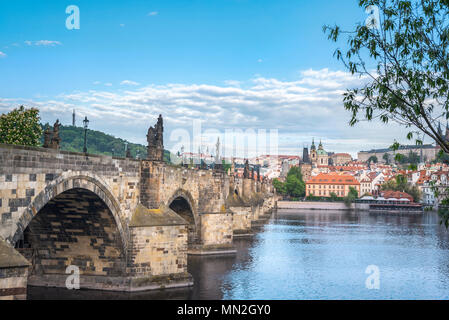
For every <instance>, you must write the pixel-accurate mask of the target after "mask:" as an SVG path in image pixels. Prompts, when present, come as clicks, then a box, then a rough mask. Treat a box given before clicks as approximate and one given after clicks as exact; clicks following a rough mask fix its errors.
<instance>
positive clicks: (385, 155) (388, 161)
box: [382, 153, 390, 164]
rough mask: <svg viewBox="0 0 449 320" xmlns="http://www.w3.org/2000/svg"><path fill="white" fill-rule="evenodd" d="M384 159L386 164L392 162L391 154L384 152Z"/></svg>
mask: <svg viewBox="0 0 449 320" xmlns="http://www.w3.org/2000/svg"><path fill="white" fill-rule="evenodd" d="M382 159H384V160H385V163H386V164H390V155H389V154H388V153H384V155H383V156H382Z"/></svg>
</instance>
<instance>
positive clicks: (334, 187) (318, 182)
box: [306, 173, 360, 197]
mask: <svg viewBox="0 0 449 320" xmlns="http://www.w3.org/2000/svg"><path fill="white" fill-rule="evenodd" d="M350 187H353V188H354V189H356V190H357V192H358V194H359V196H360V182H358V181H357V180H356V179H355V178H354V177H353V176H351V175H346V174H335V173H334V174H329V173H321V174H319V175H317V176H315V177H312V178H311V179H309V180H308V181H307V182H306V196H316V197H330V196H331V194H332V193H335V194H336V195H337V196H338V197H346V196H347V195H348V193H349V189H350Z"/></svg>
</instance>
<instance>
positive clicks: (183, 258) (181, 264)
mask: <svg viewBox="0 0 449 320" xmlns="http://www.w3.org/2000/svg"><path fill="white" fill-rule="evenodd" d="M130 234H131V237H132V239H133V240H132V244H131V246H130V248H129V271H130V272H131V274H132V275H138V276H153V277H154V276H164V275H171V274H185V273H187V226H186V225H178V226H175V225H174V226H152V227H131V228H130Z"/></svg>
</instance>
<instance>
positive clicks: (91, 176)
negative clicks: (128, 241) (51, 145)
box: [0, 144, 140, 242]
mask: <svg viewBox="0 0 449 320" xmlns="http://www.w3.org/2000/svg"><path fill="white" fill-rule="evenodd" d="M0 163H1V166H0V236H2V237H3V238H4V239H6V240H9V241H10V242H14V241H16V240H17V239H12V237H13V236H14V234H16V231H17V230H19V231H20V230H24V229H25V228H26V225H23V222H26V223H28V222H29V221H30V220H31V217H32V216H33V215H35V214H36V213H37V212H34V211H35V210H32V209H33V208H30V206H33V203H34V202H35V200H36V198H39V200H41V201H42V202H45V201H49V200H50V199H51V198H52V197H53V196H54V195H56V194H57V193H58V192H59V190H60V189H65V188H64V184H65V183H71V182H70V181H69V180H70V179H71V178H74V177H78V179H80V180H81V182H82V181H83V180H86V179H88V180H89V181H90V182H92V183H93V184H94V188H97V189H98V191H99V193H101V194H102V195H104V198H105V199H102V200H104V201H105V202H106V203H107V204H114V203H116V204H117V206H118V208H116V209H117V210H116V211H117V212H116V213H117V214H118V215H120V219H121V221H122V225H123V226H124V227H125V228H126V225H127V222H128V221H129V219H130V218H131V214H132V212H133V210H134V208H135V207H136V205H137V203H138V201H139V194H140V192H139V180H140V162H139V161H136V160H131V159H116V158H112V157H108V156H97V155H88V156H87V157H86V156H85V155H83V154H79V153H72V152H66V151H57V150H53V149H44V148H37V147H22V146H12V145H4V144H0ZM83 177H84V178H83ZM41 205H42V206H43V205H45V203H41ZM28 209H30V210H28ZM24 215H30V216H31V217H30V218H27V219H23V216H24ZM26 223H25V224H26ZM124 233H125V234H126V230H124Z"/></svg>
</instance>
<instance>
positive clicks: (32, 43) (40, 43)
mask: <svg viewBox="0 0 449 320" xmlns="http://www.w3.org/2000/svg"><path fill="white" fill-rule="evenodd" d="M24 42H25V44H26V45H28V46H44V47H54V46H59V45H62V43H61V42H59V41H55V40H37V41H30V40H26V41H24Z"/></svg>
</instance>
